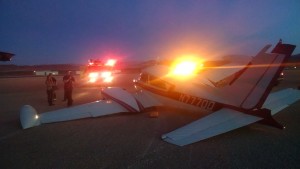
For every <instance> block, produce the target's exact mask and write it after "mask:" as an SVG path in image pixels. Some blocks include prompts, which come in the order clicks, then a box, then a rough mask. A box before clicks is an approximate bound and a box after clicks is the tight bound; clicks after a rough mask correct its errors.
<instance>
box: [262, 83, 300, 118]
mask: <svg viewBox="0 0 300 169" xmlns="http://www.w3.org/2000/svg"><path fill="white" fill-rule="evenodd" d="M299 99H300V90H297V89H292V88H288V89H284V90H280V91H277V92H273V93H271V94H270V95H269V96H268V98H267V100H266V101H265V103H264V105H263V108H267V109H269V110H271V114H272V115H274V114H276V113H278V112H279V111H281V110H282V109H284V108H286V107H288V106H289V105H291V104H293V103H294V102H296V101H298V100H299Z"/></svg>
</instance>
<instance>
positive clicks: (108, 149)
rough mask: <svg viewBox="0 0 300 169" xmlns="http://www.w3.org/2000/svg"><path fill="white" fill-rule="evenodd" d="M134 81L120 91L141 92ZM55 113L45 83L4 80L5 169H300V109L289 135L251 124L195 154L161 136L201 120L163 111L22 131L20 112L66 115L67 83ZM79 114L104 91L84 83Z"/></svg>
mask: <svg viewBox="0 0 300 169" xmlns="http://www.w3.org/2000/svg"><path fill="white" fill-rule="evenodd" d="M285 73H286V76H285V79H284V81H283V82H282V83H281V84H280V85H279V86H277V87H276V88H275V89H274V90H279V89H282V88H286V87H294V88H295V87H297V86H298V85H300V71H295V70H294V71H286V72H285ZM134 77H136V75H134V74H123V75H119V76H118V77H117V79H116V80H117V81H116V83H115V85H116V86H122V87H124V88H126V89H127V90H129V91H133V87H132V78H134ZM56 78H57V79H58V81H59V84H60V89H59V90H58V91H57V95H58V100H57V101H56V105H55V106H48V105H47V100H46V91H45V86H44V80H45V78H44V77H26V78H1V79H0V108H1V109H0V168H1V169H6V168H8V169H11V168H18V169H19V168H28V169H32V168H42V169H48V168H81V169H82V168H133V169H135V168H137V169H140V168H151V169H152V168H170V169H173V168H174V169H177V168H178V169H182V168H222V169H223V168H255V169H257V168H272V169H273V168H280V169H282V168H286V169H293V168H295V169H296V168H300V132H299V131H300V125H299V124H300V115H299V113H300V112H299V111H300V102H299V101H298V102H296V103H295V104H293V105H292V106H290V107H288V108H286V109H285V110H283V111H281V112H279V113H277V114H276V115H275V117H274V118H275V119H276V120H277V121H279V122H280V123H282V124H284V125H285V126H286V129H285V130H279V129H276V128H273V127H269V126H265V125H261V124H257V123H255V124H251V125H248V126H246V127H242V128H240V129H236V130H234V131H231V132H228V133H225V134H221V135H218V136H216V137H213V138H210V139H207V140H203V141H200V142H197V143H194V144H191V145H188V146H184V147H179V146H175V145H172V144H169V143H167V142H164V141H162V140H161V138H160V136H161V135H162V134H164V133H167V132H169V131H172V130H174V129H176V128H179V127H181V126H183V125H184V124H187V123H190V122H192V121H194V120H196V119H197V118H199V117H200V115H199V114H195V113H190V112H177V111H173V110H160V112H159V117H158V118H150V117H149V113H147V112H145V113H140V114H134V115H132V114H118V115H112V116H106V117H101V118H89V119H81V120H75V121H69V122H61V123H52V124H44V125H41V126H38V127H34V128H30V129H26V130H22V129H21V126H20V122H19V110H20V108H21V107H22V106H23V105H25V104H29V105H32V106H33V107H35V108H36V110H37V111H38V112H39V113H42V112H46V111H49V110H55V109H60V108H64V107H66V102H62V101H61V100H62V97H63V90H62V86H61V85H62V77H60V76H59V77H56ZM76 79H77V83H76V85H75V89H74V94H73V96H74V106H76V105H79V104H83V103H88V102H92V101H95V100H98V99H101V94H100V87H99V86H87V85H84V84H83V83H82V82H80V80H79V77H76Z"/></svg>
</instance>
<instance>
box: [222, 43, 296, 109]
mask: <svg viewBox="0 0 300 169" xmlns="http://www.w3.org/2000/svg"><path fill="white" fill-rule="evenodd" d="M270 47H271V45H267V46H266V47H264V48H263V49H262V50H261V51H260V52H259V53H258V54H257V55H256V56H255V57H254V58H253V60H252V61H251V63H250V64H249V65H248V66H247V68H246V70H245V71H244V72H243V73H242V74H241V75H240V76H239V77H238V79H236V80H235V81H234V83H232V84H231V85H229V86H225V87H224V88H222V92H221V94H222V95H223V96H224V97H226V98H228V97H229V99H228V103H227V104H228V105H232V106H235V107H240V108H243V109H247V110H251V109H254V108H261V107H262V105H263V104H264V102H265V100H266V98H267V96H268V95H269V94H270V92H271V89H272V87H273V86H274V84H275V83H276V80H277V78H278V77H279V75H280V73H281V72H282V70H283V63H284V62H285V61H286V60H287V59H288V58H289V57H290V56H291V54H292V52H293V51H294V49H295V47H296V46H295V45H290V44H282V43H281V42H279V43H278V44H277V45H276V46H275V48H274V49H273V50H272V51H271V53H266V51H267V50H268V49H269V48H270Z"/></svg>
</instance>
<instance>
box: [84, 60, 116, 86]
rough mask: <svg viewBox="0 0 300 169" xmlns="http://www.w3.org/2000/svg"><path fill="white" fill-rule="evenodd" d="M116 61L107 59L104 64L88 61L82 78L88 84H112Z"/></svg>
mask: <svg viewBox="0 0 300 169" xmlns="http://www.w3.org/2000/svg"><path fill="white" fill-rule="evenodd" d="M116 62H117V60H115V59H108V60H106V61H105V62H103V61H100V60H94V59H90V60H89V63H88V65H87V66H86V68H85V70H84V72H83V77H84V79H85V80H86V82H88V83H92V84H97V83H112V81H113V79H114V76H113V74H114V73H115V66H116Z"/></svg>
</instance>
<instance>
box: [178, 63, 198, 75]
mask: <svg viewBox="0 0 300 169" xmlns="http://www.w3.org/2000/svg"><path fill="white" fill-rule="evenodd" d="M196 66H197V65H196V63H195V62H190V61H184V62H181V63H179V64H177V65H176V66H175V68H174V70H173V74H175V75H183V76H185V75H191V74H193V73H195V71H196Z"/></svg>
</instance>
